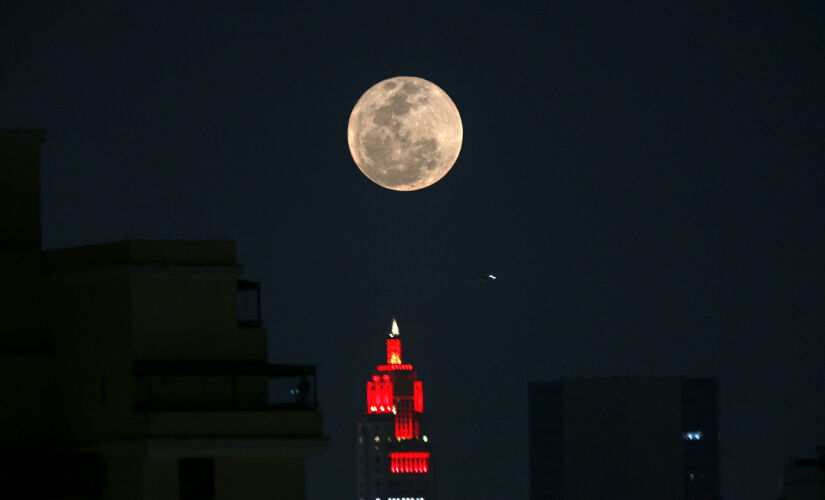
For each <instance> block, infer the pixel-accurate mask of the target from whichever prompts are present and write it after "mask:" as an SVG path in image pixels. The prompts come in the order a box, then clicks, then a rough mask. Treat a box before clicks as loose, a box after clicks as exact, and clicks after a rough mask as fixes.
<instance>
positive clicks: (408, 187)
mask: <svg viewBox="0 0 825 500" xmlns="http://www.w3.org/2000/svg"><path fill="white" fill-rule="evenodd" d="M463 135H464V131H463V129H462V127H461V117H460V116H459V115H458V109H457V108H456V107H455V104H453V101H452V99H450V96H448V95H447V93H446V92H444V91H443V90H441V89H440V88H439V87H438V86H437V85H435V84H434V83H432V82H428V81H427V80H424V79H423V78H417V77H414V76H396V77H394V78H390V79H387V80H384V81H382V82H378V83H376V84H375V85H373V86H372V87H371V88H370V89H369V90H367V91H366V92H364V95H362V96H361V98H360V99H358V102H357V103H356V104H355V108H353V110H352V114H351V115H350V117H349V127H348V129H347V142H349V150H350V153H352V158H353V160H355V164H356V165H358V168H359V169H360V170H361V172H363V173H364V175H366V176H367V177H369V178H370V180H372V181H373V182H375V183H376V184H378V185H380V186H383V187H385V188H387V189H393V190H396V191H415V190H416V189H422V188H425V187H427V186H431V185H432V184H434V183H436V182H438V181H439V180H440V179H441V178H442V177H444V176H445V175H446V174H447V172H449V171H450V169H451V168H452V167H453V164H454V163H455V161H456V159H457V158H458V153H459V151H460V150H461V140H462V138H463Z"/></svg>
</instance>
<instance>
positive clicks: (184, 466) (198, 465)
mask: <svg viewBox="0 0 825 500" xmlns="http://www.w3.org/2000/svg"><path fill="white" fill-rule="evenodd" d="M178 485H179V488H180V500H214V499H215V464H214V462H213V460H212V459H211V458H181V459H180V460H178Z"/></svg>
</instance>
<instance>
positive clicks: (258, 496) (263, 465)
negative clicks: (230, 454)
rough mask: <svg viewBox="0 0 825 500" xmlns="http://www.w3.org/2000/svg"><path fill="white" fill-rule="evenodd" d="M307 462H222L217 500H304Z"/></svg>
mask: <svg viewBox="0 0 825 500" xmlns="http://www.w3.org/2000/svg"><path fill="white" fill-rule="evenodd" d="M305 482H306V481H305V478H304V459H303V458H266V459H261V458H219V459H216V460H215V499H216V500H304V499H305V498H306V491H305V490H306V488H305Z"/></svg>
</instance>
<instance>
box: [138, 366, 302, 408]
mask: <svg viewBox="0 0 825 500" xmlns="http://www.w3.org/2000/svg"><path fill="white" fill-rule="evenodd" d="M316 383H317V380H316V375H315V367H314V366H311V365H274V364H269V363H265V362H241V361H227V362H222V361H180V362H179V361H140V362H137V363H135V411H139V412H145V411H210V410H217V411H242V410H266V409H272V410H276V409H280V410H300V409H316V408H317V407H318V399H317V391H316Z"/></svg>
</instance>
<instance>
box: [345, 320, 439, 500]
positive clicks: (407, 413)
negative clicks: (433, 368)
mask: <svg viewBox="0 0 825 500" xmlns="http://www.w3.org/2000/svg"><path fill="white" fill-rule="evenodd" d="M429 428H430V424H429V419H427V418H426V416H425V415H424V391H423V389H422V385H421V382H420V381H419V380H418V376H417V374H416V373H415V370H414V369H413V366H412V365H411V364H404V363H403V362H402V361H401V339H400V338H399V332H398V323H397V322H396V320H395V318H393V320H392V330H391V331H390V335H389V337H388V338H387V364H385V365H378V366H377V367H376V369H375V372H373V375H372V378H371V379H370V380H369V381H367V407H366V411H365V412H364V414H363V415H362V416H361V418H360V419H359V420H358V444H357V448H358V451H357V455H358V498H359V500H434V499H435V476H434V474H433V463H432V455H431V452H432V440H431V438H432V436H431V435H430V432H429V430H430V429H429Z"/></svg>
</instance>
